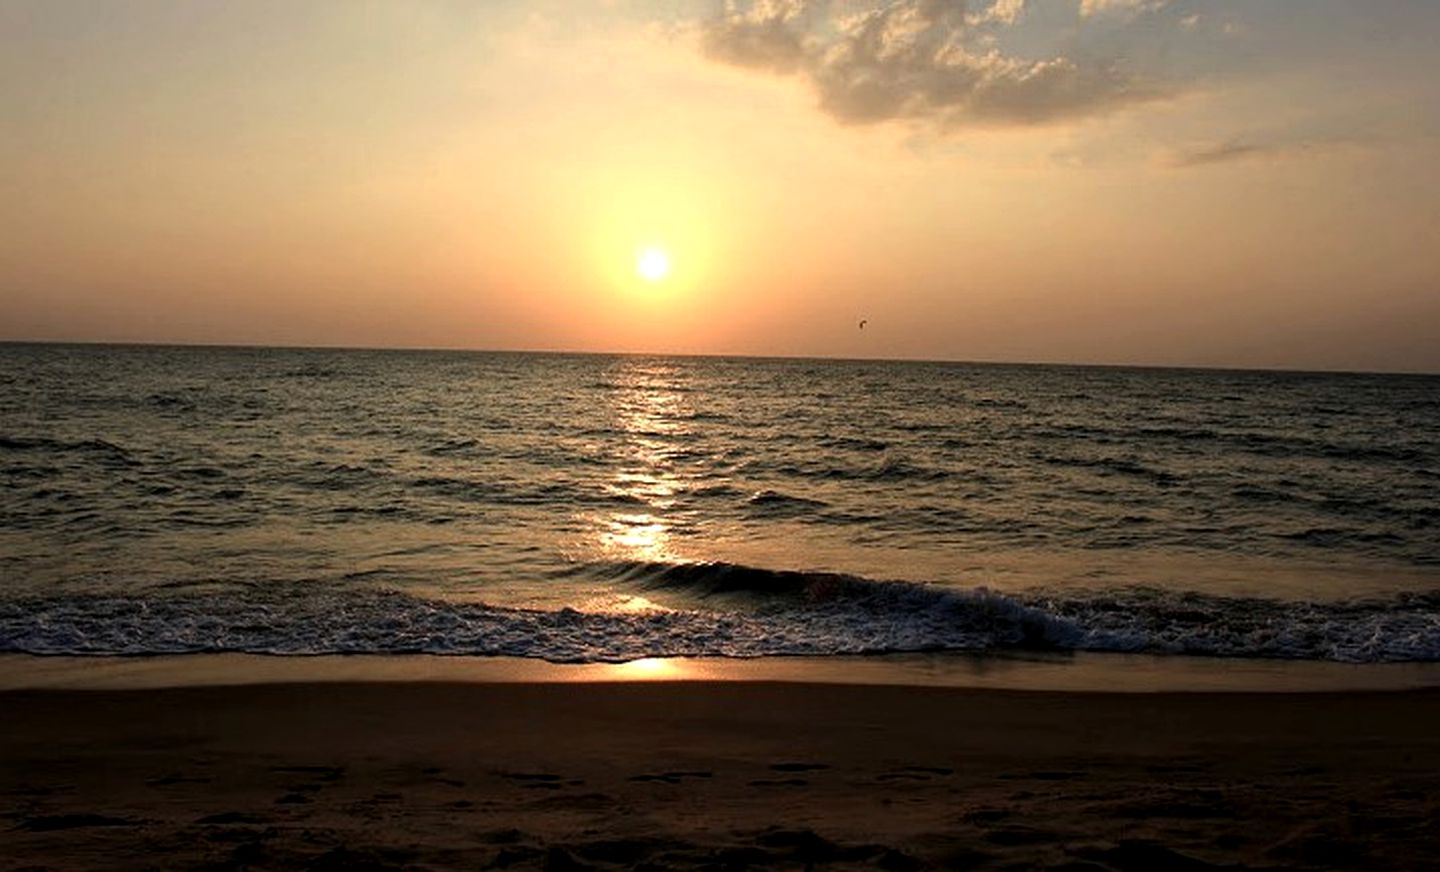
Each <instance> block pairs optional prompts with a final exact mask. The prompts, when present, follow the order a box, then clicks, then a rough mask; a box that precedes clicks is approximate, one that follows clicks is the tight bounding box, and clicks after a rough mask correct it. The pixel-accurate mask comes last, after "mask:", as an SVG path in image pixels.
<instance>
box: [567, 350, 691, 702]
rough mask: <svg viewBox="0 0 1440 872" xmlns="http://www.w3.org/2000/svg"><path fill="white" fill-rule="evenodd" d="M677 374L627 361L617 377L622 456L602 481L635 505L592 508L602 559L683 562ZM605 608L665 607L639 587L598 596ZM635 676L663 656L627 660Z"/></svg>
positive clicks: (614, 405) (683, 402)
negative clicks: (595, 512)
mask: <svg viewBox="0 0 1440 872" xmlns="http://www.w3.org/2000/svg"><path fill="white" fill-rule="evenodd" d="M681 377H682V375H681V373H680V372H679V371H678V370H677V369H676V368H675V367H674V366H670V365H666V364H664V363H659V362H653V361H645V362H640V361H635V362H627V363H626V364H624V365H623V366H622V368H621V369H620V371H619V372H617V373H616V374H615V376H614V378H615V383H616V386H615V389H614V390H613V391H612V392H611V394H610V395H609V398H608V399H609V413H610V415H611V418H612V422H613V425H614V427H615V429H616V430H618V431H620V432H622V433H624V434H625V436H624V438H625V446H624V448H623V450H622V453H623V456H624V461H623V462H622V463H621V465H620V468H619V469H618V470H617V471H616V472H615V473H614V475H613V476H612V477H611V479H610V481H609V482H607V483H606V485H605V487H606V490H607V491H608V492H609V493H610V494H611V495H612V496H616V497H620V498H622V499H624V500H625V501H626V502H627V503H630V504H631V506H632V507H630V508H625V509H621V510H616V511H611V512H607V513H602V514H599V515H595V516H593V517H592V518H591V519H590V526H591V528H592V534H591V535H592V538H593V542H594V545H595V546H596V547H597V549H598V551H599V555H600V556H601V558H602V559H604V560H611V561H634V562H638V563H669V562H683V561H684V560H686V557H685V556H684V555H683V554H681V553H680V549H679V548H678V547H677V543H676V541H675V534H676V527H677V524H679V523H680V520H679V519H677V517H676V515H675V511H676V506H677V504H678V502H679V500H678V496H677V495H678V494H680V493H681V491H682V490H683V489H684V488H686V487H688V486H689V485H690V484H691V482H692V479H693V476H692V475H690V474H687V473H686V472H685V471H684V470H682V469H680V468H679V466H678V464H676V462H675V458H674V454H675V448H674V440H675V439H676V438H678V437H681V436H683V435H685V433H686V430H687V426H688V425H687V424H686V423H685V420H684V419H685V418H687V417H689V416H690V414H691V409H690V405H689V402H688V400H687V399H686V395H685V393H684V392H683V391H681V390H676V389H675V384H676V380H677V379H679V378H681ZM603 600H604V602H603V606H602V607H603V608H605V609H607V610H611V611H619V612H648V611H655V610H661V609H663V608H664V607H663V606H661V605H659V604H658V603H655V602H652V601H651V600H649V599H647V598H646V597H644V596H640V595H638V594H620V595H618V596H610V597H605V598H603ZM627 669H629V670H630V671H633V673H634V675H633V677H637V678H638V677H648V678H655V677H663V673H665V672H666V671H668V667H664V661H657V660H640V661H635V665H634V666H633V668H632V667H627Z"/></svg>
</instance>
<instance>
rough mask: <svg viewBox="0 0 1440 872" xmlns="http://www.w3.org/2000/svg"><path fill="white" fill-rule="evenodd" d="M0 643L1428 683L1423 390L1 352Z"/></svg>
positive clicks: (11, 348) (1433, 610) (1432, 549)
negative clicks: (1204, 664) (1272, 672)
mask: <svg viewBox="0 0 1440 872" xmlns="http://www.w3.org/2000/svg"><path fill="white" fill-rule="evenodd" d="M0 482H3V487H0V652H11V653H29V654H68V655H150V654H184V653H192V652H193V653H198V652H222V651H223V652H252V653H264V654H276V655H315V654H355V653H378V654H409V653H430V654H447V655H472V656H511V657H525V658H539V659H543V660H548V661H553V662H561V663H574V662H619V661H627V660H632V659H636V658H644V657H665V656H716V657H736V658H752V657H761V656H772V655H809V656H822V657H823V656H829V655H849V654H884V653H895V652H950V651H954V652H972V653H973V652H997V653H1015V652H1021V653H1023V652H1060V653H1063V652H1072V651H1100V652H1105V651H1118V652H1143V653H1149V654H1157V655H1166V656H1173V657H1244V658H1285V659H1295V660H1316V661H1342V662H1354V663H1368V662H1387V661H1436V660H1440V377H1434V376H1418V375H1415V376H1409V375H1368V374H1328V373H1287V372H1242V371H1215V370H1182V369H1145V368H1123V367H1080V366H1049V365H997V364H966V363H925V362H882V361H839V360H799V359H742V358H705V357H663V356H607V355H580V354H575V355H570V354H540V353H486V352H440V351H359V350H298V349H267V348H199V347H139V346H135V347H131V346H98V345H90V346H82V345H33V344H9V345H0Z"/></svg>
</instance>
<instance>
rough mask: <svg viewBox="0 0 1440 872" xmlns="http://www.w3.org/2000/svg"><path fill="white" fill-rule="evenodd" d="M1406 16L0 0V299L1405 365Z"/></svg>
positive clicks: (1421, 300) (354, 334)
mask: <svg viewBox="0 0 1440 872" xmlns="http://www.w3.org/2000/svg"><path fill="white" fill-rule="evenodd" d="M1437 41H1440V4H1432V3H1427V2H1422V0H1415V2H1408V3H1407V2H1388V3H1386V2H1381V3H1374V4H1369V3H1367V4H1358V3H1339V2H1329V0H1314V2H1310V0H1305V2H1299V0H1296V2H1289V3H1285V2H1276V3H1267V4H1253V3H1247V2H1231V3H1224V2H1209V3H1197V2H1186V0H1168V2H1167V0H1053V2H1038V0H1031V2H1017V0H998V2H994V3H989V2H971V3H969V4H964V3H956V2H939V0H896V2H889V3H874V2H871V3H866V2H849V0H836V2H807V0H769V2H759V3H754V4H749V3H719V2H714V3H695V4H674V3H661V2H639V0H613V2H597V3H594V4H582V3H571V2H540V3H524V4H521V3H466V2H440V0H436V2H429V3H421V2H416V3H399V2H393V3H380V2H349V0H345V2H306V3H291V2H271V0H253V2H233V3H225V4H222V3H213V4H196V3H191V2H182V0H173V2H160V0H151V2H138V0H137V2H122V0H113V2H107V3H93V2H79V0H0V119H3V128H4V130H5V135H4V136H3V137H0V228H3V229H4V232H3V234H0V339H14V340H52V339H53V340H82V341H141V342H201V343H247V344H248V343H255V344H286V345H360V346H421V347H462V348H515V349H522V348H525V349H567V350H594V351H655V352H686V353H690V352H695V353H736V354H760V355H823V356H832V355H833V356H846V357H923V358H951V359H964V360H1027V361H1074V362H1103V363H1155V364H1181V365H1217V366H1276V367H1293V368H1319V369H1381V370H1385V369H1401V370H1423V371H1440V342H1437V341H1436V339H1435V337H1436V336H1440V256H1437V251H1440V244H1437V243H1440V206H1437V205H1436V204H1437V203H1440V168H1437V158H1440V148H1437V144H1440V138H1437V134H1440V62H1437V61H1436V60H1435V59H1434V54H1433V49H1432V46H1433V45H1434V44H1436V43H1437ZM646 247H655V248H659V249H661V250H663V251H664V252H666V254H667V255H668V257H669V260H670V263H671V266H672V269H671V272H670V273H669V274H668V275H667V276H666V277H664V278H663V279H662V280H660V281H655V282H648V281H645V280H644V279H642V278H641V277H639V276H638V275H637V274H636V269H635V261H636V258H637V254H638V252H639V251H641V250H643V249H645V248H646ZM860 318H866V319H867V320H868V324H867V327H866V329H865V330H864V331H863V332H861V331H859V330H858V329H857V328H856V324H857V322H858V320H859V319H860Z"/></svg>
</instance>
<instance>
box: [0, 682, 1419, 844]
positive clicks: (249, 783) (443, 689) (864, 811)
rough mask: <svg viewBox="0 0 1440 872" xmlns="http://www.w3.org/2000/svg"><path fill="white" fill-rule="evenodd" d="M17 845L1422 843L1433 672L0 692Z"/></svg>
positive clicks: (3, 773) (2, 761)
mask: <svg viewBox="0 0 1440 872" xmlns="http://www.w3.org/2000/svg"><path fill="white" fill-rule="evenodd" d="M0 705H3V707H4V711H5V713H6V717H5V718H3V719H0V785H3V787H0V856H5V857H6V858H7V860H8V861H9V862H10V863H12V864H14V865H15V866H16V867H17V868H20V867H27V868H28V867H35V868H66V869H70V868H80V869H85V868H106V869H136V870H139V869H147V868H157V867H158V868H195V869H199V868H230V869H243V868H314V869H330V868H357V867H358V868H366V869H372V870H401V869H407V868H417V867H418V868H427V869H452V868H453V869H461V868H465V869H473V868H514V869H567V870H587V869H593V870H601V869H603V870H610V869H614V870H620V869H637V868H640V869H656V868H662V869H669V868H677V869H683V868H725V869H732V868H734V869H740V868H761V869H764V868H778V869H799V868H805V867H808V866H822V867H829V868H881V869H886V870H916V869H925V868H996V869H998V868H1054V869H1059V868H1068V869H1090V870H1097V869H1098V870H1115V872H1125V870H1140V869H1156V868H1175V869H1207V868H1220V867H1224V868H1245V867H1248V866H1263V867H1266V868H1366V869H1370V868H1397V869H1398V868H1419V867H1421V866H1424V865H1426V864H1427V863H1429V862H1431V861H1433V858H1434V857H1435V856H1436V855H1437V854H1440V834H1437V833H1436V831H1435V830H1434V828H1433V827H1432V826H1431V825H1430V824H1431V822H1432V821H1433V820H1434V819H1435V817H1436V815H1437V813H1440V774H1437V773H1440V738H1437V737H1436V735H1435V733H1434V730H1433V724H1435V723H1437V722H1440V689H1435V688H1431V689H1425V690H1411V691H1402V692H1371V693H1356V692H1348V693H1347V692H1330V693H1289V694H1287V693H1176V692H1171V693H1153V694H1134V693H1113V692H1112V693H1087V692H1024V691H1013V690H998V689H981V688H955V687H937V686H929V687H924V686H899V685H888V686H887V685H843V684H826V683H820V682H812V683H797V682H766V681H665V682H653V681H652V682H644V681H630V682H610V683H582V682H563V683H556V682H509V683H503V682H495V683H475V682H469V683H465V682H443V681H431V682H408V683H406V682H387V681H380V682H350V683H343V682H329V683H289V684H286V683H281V684H262V685H248V686H228V687H181V688H169V689H131V690H111V691H105V690H85V691H74V690H15V691H7V692H3V693H0Z"/></svg>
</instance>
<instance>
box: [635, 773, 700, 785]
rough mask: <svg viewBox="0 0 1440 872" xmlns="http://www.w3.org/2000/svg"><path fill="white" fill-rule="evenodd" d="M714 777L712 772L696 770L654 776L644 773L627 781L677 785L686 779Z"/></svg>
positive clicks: (655, 774)
mask: <svg viewBox="0 0 1440 872" xmlns="http://www.w3.org/2000/svg"><path fill="white" fill-rule="evenodd" d="M714 776H715V773H713V772H703V771H698V770H697V771H679V772H659V773H654V774H650V773H646V774H642V775H631V776H630V778H629V779H628V780H630V781H661V782H664V783H666V784H679V783H680V782H681V781H683V780H685V779H686V778H713V777H714Z"/></svg>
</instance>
